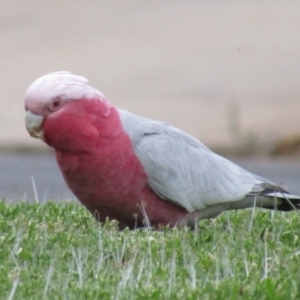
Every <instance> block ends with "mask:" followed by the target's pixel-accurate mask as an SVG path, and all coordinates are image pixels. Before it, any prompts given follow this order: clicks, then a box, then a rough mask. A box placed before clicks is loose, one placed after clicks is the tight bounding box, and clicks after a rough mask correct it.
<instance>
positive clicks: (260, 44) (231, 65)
mask: <svg viewBox="0 0 300 300" xmlns="http://www.w3.org/2000/svg"><path fill="white" fill-rule="evenodd" d="M0 7H1V9H0V45H1V46H0V61H1V63H0V66H1V67H0V111H1V112H2V114H1V118H0V128H1V130H0V148H1V149H10V150H13V149H19V150H20V149H28V147H41V148H43V147H44V148H45V149H46V146H44V145H43V144H42V143H41V142H40V141H36V140H34V139H32V138H30V137H29V135H28V133H27V132H26V130H25V126H24V107H23V98H24V93H25V91H26V89H27V87H28V86H29V85H30V84H31V83H32V81H33V80H35V79H36V78H38V77H40V76H42V75H44V74H46V73H50V72H54V71H59V70H66V71H71V72H73V73H76V74H80V75H82V76H85V77H87V78H88V79H89V81H90V84H91V85H93V86H94V87H96V88H98V89H99V90H101V91H102V92H103V93H104V94H105V95H106V96H107V98H108V99H109V100H110V101H111V102H112V103H113V104H115V105H116V106H117V107H119V108H123V109H126V110H129V111H131V112H134V113H137V114H140V115H143V116H145V117H150V118H154V119H158V120H163V121H167V122H169V123H171V124H173V125H175V126H177V127H179V128H181V129H183V130H185V131H187V132H188V133H190V134H192V135H194V136H195V137H197V138H199V139H200V140H201V141H202V142H203V143H205V144H206V145H208V146H209V147H212V148H213V149H219V150H220V149H221V150H222V149H223V150H224V149H236V148H238V149H243V150H245V152H247V153H249V152H250V153H251V152H252V151H256V152H257V151H258V152H259V151H261V153H270V152H272V151H273V152H274V151H275V152H276V151H279V152H280V151H281V150H280V149H281V148H282V147H283V148H284V147H287V148H288V149H289V147H292V148H295V147H296V148H297V149H298V150H299V148H300V146H299V145H300V138H299V137H300V120H299V113H300V17H299V14H300V2H299V1H288V0H287V1H254V0H253V1H213V0H212V1H204V0H203V1H201V0H197V1H196V0H194V1H192V0H191V1H179V0H172V1H171V0H165V1H159V0H153V1H137V0H135V1H134V0H126V1H121V0H110V1H104V0H103V1H100V0H97V1H96V0H84V1H83V0H81V1H80V0H72V1H71V0H59V1H58V0H51V1H50V0H44V1H37V0H36V1H34V0H31V1H22V0H10V1H6V0H0ZM286 145H287V146H286ZM280 147H281V148H280ZM278 148H279V150H278ZM274 149H275V150H274ZM264 151H266V152H264ZM225 152H226V151H225ZM1 157H4V154H1ZM28 159H30V158H28V156H26V160H27V161H28ZM293 161H294V163H293V164H292V165H295V164H296V165H297V162H299V159H298V160H297V158H293ZM21 162H22V160H20V161H19V160H18V164H21ZM0 163H1V159H0ZM251 165H252V164H250V166H251ZM4 166H6V165H4V163H2V167H1V164H0V171H1V172H2V173H1V174H0V175H1V176H2V177H1V178H0V181H1V182H2V183H3V182H4V181H5V180H4V177H5V178H6V179H7V177H9V176H10V175H9V174H10V173H7V172H8V171H7V170H8V169H7V168H9V167H11V166H12V163H10V164H9V165H8V167H5V168H4ZM298 166H299V165H298ZM26 170H27V173H26V174H27V175H26V176H27V177H26V180H28V174H29V173H30V172H32V171H31V170H30V168H29V166H27V167H26ZM298 170H299V177H298V179H299V181H300V167H299V169H298ZM56 172H57V170H56ZM30 174H32V173H30ZM37 177H39V176H37ZM49 178H50V177H49ZM49 181H50V179H49ZM20 182H22V180H21V181H20ZM46 184H47V183H46ZM41 185H42V184H41ZM3 189H4V188H3ZM24 189H25V188H23V190H24ZM0 190H1V187H0ZM15 190H16V188H15ZM3 195H4V194H3ZM4 196H5V195H4ZM0 197H2V195H1V194H0Z"/></svg>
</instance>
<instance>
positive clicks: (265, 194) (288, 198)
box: [229, 178, 300, 211]
mask: <svg viewBox="0 0 300 300" xmlns="http://www.w3.org/2000/svg"><path fill="white" fill-rule="evenodd" d="M259 179H261V178H259ZM253 206H256V207H262V208H266V209H276V210H280V211H291V210H300V196H297V195H292V194H290V193H289V192H288V191H287V190H285V189H283V188H282V187H280V186H278V185H276V184H275V183H272V182H268V181H265V182H262V181H260V180H259V181H258V183H257V184H256V185H255V186H254V187H253V189H252V191H251V192H250V193H249V194H247V195H246V197H245V198H244V199H242V200H240V201H237V202H233V203H231V205H230V208H229V209H241V208H247V207H253Z"/></svg>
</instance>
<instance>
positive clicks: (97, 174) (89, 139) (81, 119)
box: [25, 72, 300, 229]
mask: <svg viewBox="0 0 300 300" xmlns="http://www.w3.org/2000/svg"><path fill="white" fill-rule="evenodd" d="M87 82H88V81H87V79H85V78H84V77H81V76H77V75H73V74H71V73H69V72H56V73H51V74H47V75H44V76H42V77H40V78H39V79H37V80H36V81H34V82H33V83H32V84H31V85H30V86H29V88H28V90H27V91H26V94H25V109H26V128H27V130H28V132H29V134H30V135H31V136H32V137H35V138H39V139H41V140H43V141H44V142H45V143H46V144H48V145H49V146H50V147H52V148H54V150H55V154H56V160H57V163H58V165H59V167H60V170H61V172H62V175H63V177H64V179H65V181H66V183H67V185H68V186H69V188H70V189H71V191H72V192H73V193H74V194H75V196H76V197H77V198H78V199H79V200H80V201H81V203H82V204H83V205H85V206H86V208H87V209H88V210H89V211H90V212H91V213H92V214H93V215H94V216H95V217H96V219H97V220H99V221H100V222H104V221H105V220H106V219H107V218H108V219H114V220H117V221H118V224H119V227H120V228H125V227H129V228H130V229H135V228H139V227H143V226H152V227H153V228H160V227H161V226H170V227H174V226H188V227H191V228H193V227H195V226H196V225H197V223H198V221H200V220H202V219H205V218H214V217H216V216H218V215H219V214H220V213H222V212H223V211H226V210H233V209H243V208H249V207H254V206H257V207H263V208H267V209H278V210H281V211H290V210H294V209H300V196H295V195H291V194H290V193H289V192H287V191H286V190H285V189H283V188H282V187H281V186H278V185H277V184H275V183H273V182H271V181H269V180H267V179H264V178H262V177H259V176H257V175H254V174H252V173H250V172H248V171H246V170H244V169H242V168H241V167H239V166H237V165H236V164H234V163H233V162H231V161H229V160H227V159H225V158H223V157H221V156H219V155H217V154H215V153H213V152H212V151H210V150H209V149H208V148H207V147H206V146H204V145H203V144H202V143H201V142H199V141H198V140H196V139H195V138H193V137H191V136H190V135H188V134H187V133H185V132H183V131H181V130H179V129H177V128H175V127H173V126H171V125H169V124H166V123H164V122H159V121H154V120H150V119H146V118H143V117H140V116H137V115H135V114H132V113H130V112H127V111H125V110H121V109H117V108H116V107H114V106H113V105H112V104H111V103H110V102H109V101H108V100H107V99H106V98H105V96H104V95H103V94H102V93H101V92H99V91H98V90H96V89H95V88H93V87H91V86H89V85H88V83H87Z"/></svg>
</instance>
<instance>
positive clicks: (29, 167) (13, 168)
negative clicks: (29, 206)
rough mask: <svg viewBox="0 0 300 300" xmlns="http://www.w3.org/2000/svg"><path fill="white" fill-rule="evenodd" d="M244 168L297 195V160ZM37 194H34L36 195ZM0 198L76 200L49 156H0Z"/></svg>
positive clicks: (252, 162) (249, 163)
mask: <svg viewBox="0 0 300 300" xmlns="http://www.w3.org/2000/svg"><path fill="white" fill-rule="evenodd" d="M234 161H235V162H236V163H237V164H239V165H240V166H242V167H243V168H245V169H247V170H248V171H251V172H253V173H255V174H258V175H260V176H263V177H266V178H268V179H270V180H273V181H274V182H276V183H279V184H283V185H284V186H285V187H287V188H288V189H289V191H290V192H291V193H294V194H298V195H300V160H299V159H293V160H292V159H280V160H279V159H276V160H274V159H272V160H268V159H234ZM35 190H36V193H35ZM0 198H2V199H3V198H4V199H5V201H20V200H25V201H28V202H34V201H39V202H42V203H43V202H45V201H48V200H49V199H51V200H54V201H63V200H68V199H73V200H74V199H75V197H74V196H73V195H72V193H71V192H70V190H69V189H68V187H67V186H66V184H65V182H64V179H63V178H62V175H61V173H60V171H59V168H58V166H57V164H56V162H55V158H54V156H52V155H46V154H44V155H41V154H39V155H24V154H23V155H5V154H0Z"/></svg>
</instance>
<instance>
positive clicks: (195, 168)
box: [120, 111, 258, 212]
mask: <svg viewBox="0 0 300 300" xmlns="http://www.w3.org/2000/svg"><path fill="white" fill-rule="evenodd" d="M120 116H121V120H122V123H123V126H124V129H125V131H126V132H127V134H128V135H129V136H130V138H131V140H132V143H133V147H134V150H135V153H136V155H137V156H138V158H139V159H140V161H141V162H142V164H143V166H144V169H145V172H146V174H147V176H148V184H149V186H150V187H151V189H153V191H154V192H155V193H157V194H158V195H159V196H160V197H161V198H162V199H165V200H167V201H172V202H174V203H176V204H178V205H180V206H182V207H184V208H185V209H186V210H187V211H189V212H193V211H195V210H200V209H203V208H205V207H207V206H209V205H213V204H217V203H222V202H233V201H237V200H241V199H243V198H244V197H245V196H246V195H247V194H248V193H250V192H251V191H252V189H253V188H254V186H255V185H256V184H257V183H258V180H257V178H256V177H255V175H253V174H251V173H249V172H247V171H246V170H244V169H242V168H240V167H239V166H237V165H235V164H234V163H232V162H230V161H229V160H226V159H225V158H223V157H220V156H218V155H217V154H215V153H213V152H212V151H210V150H209V149H208V148H206V147H205V146H204V145H203V144H202V143H200V142H199V141H198V140H196V139H194V138H192V137H191V136H189V135H188V134H186V133H184V132H183V131H181V130H178V129H177V128H174V127H172V126H169V125H167V124H165V123H161V122H157V121H153V120H148V119H144V118H141V117H138V116H135V115H133V114H130V113H128V112H125V111H120Z"/></svg>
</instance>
